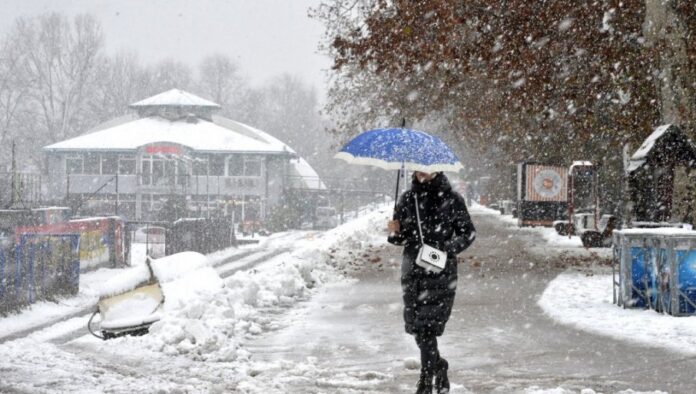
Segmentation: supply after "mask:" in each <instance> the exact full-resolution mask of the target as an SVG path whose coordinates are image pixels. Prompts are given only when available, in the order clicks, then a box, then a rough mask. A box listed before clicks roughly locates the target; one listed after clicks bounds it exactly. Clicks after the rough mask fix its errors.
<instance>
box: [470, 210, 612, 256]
mask: <svg viewBox="0 0 696 394" xmlns="http://www.w3.org/2000/svg"><path fill="white" fill-rule="evenodd" d="M469 210H470V211H471V212H476V213H477V214H480V215H491V216H495V217H496V218H498V219H499V220H500V221H501V222H503V223H506V224H508V225H510V226H515V227H517V225H518V224H517V219H516V218H513V217H512V215H501V213H500V211H498V210H495V209H491V208H488V207H485V206H483V205H479V204H476V203H473V205H472V206H471V207H470V208H469ZM518 231H527V232H533V233H537V234H539V235H541V236H542V237H543V238H544V239H545V240H546V244H540V245H538V246H536V247H534V248H533V250H532V252H534V253H535V254H538V255H543V256H547V255H550V254H551V255H553V254H557V253H558V252H559V251H560V252H564V253H566V254H569V255H577V256H585V257H594V256H598V257H602V258H609V257H611V249H610V248H593V249H587V248H585V247H584V246H582V241H581V240H580V237H578V236H575V235H573V236H567V235H566V236H563V235H558V233H557V232H556V230H555V229H553V228H550V227H520V228H519V229H518Z"/></svg>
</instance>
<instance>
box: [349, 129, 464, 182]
mask: <svg viewBox="0 0 696 394" xmlns="http://www.w3.org/2000/svg"><path fill="white" fill-rule="evenodd" d="M335 157H336V158H337V159H343V160H345V161H346V162H348V163H350V164H360V165H369V166H374V167H379V168H383V169H385V170H399V169H401V168H405V169H407V170H410V171H421V172H428V173H433V172H439V171H451V172H457V171H459V170H461V169H462V168H463V166H462V164H461V163H460V162H459V159H458V158H457V156H456V155H455V154H454V152H452V150H451V149H450V148H449V147H448V146H447V145H446V144H445V143H444V142H442V140H441V139H439V138H437V137H434V136H432V135H430V134H427V133H424V132H422V131H418V130H411V129H404V128H391V129H375V130H369V131H366V132H364V133H362V134H360V135H358V136H357V137H355V138H353V139H352V140H351V141H350V142H348V143H347V144H346V145H345V146H344V147H343V148H341V150H340V151H339V152H338V153H337V154H336V156H335Z"/></svg>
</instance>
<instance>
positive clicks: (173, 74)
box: [150, 59, 194, 94]
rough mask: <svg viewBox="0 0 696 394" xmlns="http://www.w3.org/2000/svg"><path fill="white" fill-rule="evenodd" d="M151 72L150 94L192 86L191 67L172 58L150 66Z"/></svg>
mask: <svg viewBox="0 0 696 394" xmlns="http://www.w3.org/2000/svg"><path fill="white" fill-rule="evenodd" d="M151 73H152V84H151V85H150V94H157V93H162V92H164V91H167V90H170V89H183V90H190V89H191V88H192V87H193V86H194V79H193V72H192V71H191V67H189V66H188V65H186V64H184V63H181V62H178V61H175V60H172V59H167V60H163V61H161V62H159V63H157V64H156V65H155V66H154V67H152V68H151Z"/></svg>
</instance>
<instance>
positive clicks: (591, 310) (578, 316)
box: [538, 273, 696, 355]
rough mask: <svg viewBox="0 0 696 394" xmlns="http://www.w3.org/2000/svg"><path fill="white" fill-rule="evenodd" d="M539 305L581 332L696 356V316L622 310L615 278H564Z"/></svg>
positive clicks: (571, 275)
mask: <svg viewBox="0 0 696 394" xmlns="http://www.w3.org/2000/svg"><path fill="white" fill-rule="evenodd" d="M538 304H539V306H540V307H541V308H542V309H543V310H544V312H545V313H546V314H547V315H548V316H550V317H551V318H553V319H554V320H556V321H558V322H560V323H563V324H568V325H571V326H573V327H576V328H578V329H581V330H585V331H589V332H593V333H596V334H600V335H605V336H609V337H612V338H615V339H619V340H624V341H627V342H633V343H638V344H641V345H645V346H651V347H661V348H665V349H669V350H670V351H674V352H678V353H683V354H687V355H696V316H690V317H673V316H670V315H664V314H660V313H657V312H655V311H651V310H643V309H622V308H619V307H618V306H616V305H614V304H613V292H612V277H611V275H594V276H589V277H588V276H586V275H584V274H580V273H564V274H561V275H559V276H558V277H557V278H556V279H554V280H553V281H552V282H551V283H550V284H549V286H548V287H547V288H546V290H544V293H543V294H542V296H541V298H540V299H539V301H538Z"/></svg>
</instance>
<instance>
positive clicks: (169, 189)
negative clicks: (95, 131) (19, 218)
mask: <svg viewBox="0 0 696 394" xmlns="http://www.w3.org/2000/svg"><path fill="white" fill-rule="evenodd" d="M117 178H118V180H116V177H115V175H88V174H70V176H69V180H68V183H67V184H66V186H65V189H66V190H67V191H68V192H69V193H70V194H75V193H80V194H84V193H92V192H94V191H95V190H96V189H98V188H99V187H101V186H102V185H105V186H104V187H103V188H102V189H101V190H100V191H99V193H100V194H114V193H116V192H117V189H118V193H119V194H134V193H137V192H145V193H177V194H187V195H201V196H202V195H217V194H221V195H235V194H236V195H239V194H257V195H261V194H263V192H264V191H265V188H264V184H263V178H262V177H251V176H217V175H216V176H213V175H208V176H206V175H177V176H171V177H161V178H153V177H152V176H151V175H143V174H135V175H118V177H117Z"/></svg>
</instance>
